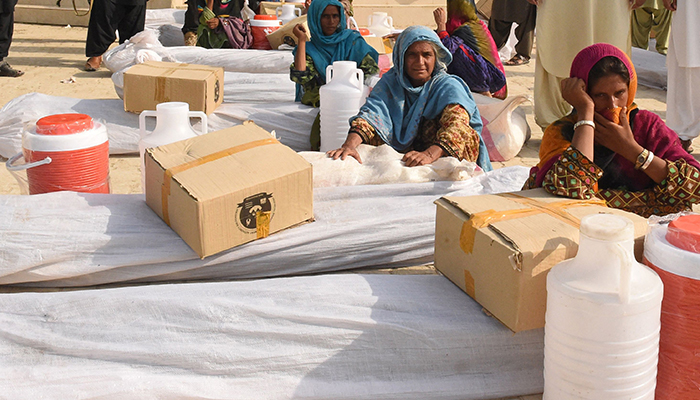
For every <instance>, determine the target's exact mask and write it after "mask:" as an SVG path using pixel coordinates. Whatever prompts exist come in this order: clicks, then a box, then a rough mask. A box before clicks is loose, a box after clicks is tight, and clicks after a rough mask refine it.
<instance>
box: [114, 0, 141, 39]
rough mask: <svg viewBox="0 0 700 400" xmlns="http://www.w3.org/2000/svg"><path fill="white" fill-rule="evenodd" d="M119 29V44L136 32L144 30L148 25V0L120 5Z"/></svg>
mask: <svg viewBox="0 0 700 400" xmlns="http://www.w3.org/2000/svg"><path fill="white" fill-rule="evenodd" d="M118 8H119V10H118V14H119V16H120V18H119V19H118V21H119V22H118V24H117V30H119V44H122V43H124V42H125V41H127V40H129V39H131V37H132V36H134V35H135V34H137V33H139V32H142V31H143V28H144V27H145V25H146V2H144V3H143V4H136V5H128V6H119V7H118Z"/></svg>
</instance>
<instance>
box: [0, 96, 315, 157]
mask: <svg viewBox="0 0 700 400" xmlns="http://www.w3.org/2000/svg"><path fill="white" fill-rule="evenodd" d="M62 113H83V114H87V115H89V116H91V117H92V118H93V119H95V120H98V121H103V122H104V123H105V124H106V126H107V134H108V135H109V152H110V154H128V153H138V142H139V138H140V136H139V122H138V121H139V116H138V115H137V114H133V113H128V112H126V111H124V104H123V102H122V101H121V100H83V99H76V98H72V97H58V96H49V95H45V94H40V93H29V94H25V95H22V96H20V97H17V98H15V99H13V100H11V101H10V102H8V103H7V104H6V105H5V106H4V107H3V108H2V109H1V110H0V156H3V157H5V158H10V157H12V156H14V155H15V154H17V153H19V152H20V151H22V131H23V130H24V127H25V126H26V125H27V124H30V123H34V122H36V120H38V119H39V118H41V117H44V116H47V115H52V114H62ZM316 114H318V108H314V107H309V106H305V105H303V104H301V103H295V102H293V101H289V102H283V103H268V104H260V103H224V104H222V105H220V106H219V107H218V108H217V109H216V111H215V112H214V113H213V114H212V115H210V116H209V124H208V127H209V131H210V132H211V131H215V130H219V129H225V128H230V127H232V126H234V125H239V124H242V123H243V122H244V121H246V120H252V121H254V122H255V123H256V124H258V125H259V126H261V127H262V128H263V129H266V130H268V131H273V130H274V131H275V133H276V134H277V138H278V139H279V140H280V141H281V142H282V143H284V144H285V145H287V146H289V147H291V148H292V149H294V150H295V151H304V150H309V149H310V147H311V145H310V144H309V132H311V124H313V121H314V118H316ZM148 120H149V121H148V124H147V127H146V128H147V130H153V128H154V127H155V122H154V121H152V120H153V118H149V119H148ZM193 121H194V120H193ZM197 124H199V122H197ZM195 128H196V130H197V131H199V128H198V125H195Z"/></svg>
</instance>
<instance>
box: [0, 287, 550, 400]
mask: <svg viewBox="0 0 700 400" xmlns="http://www.w3.org/2000/svg"><path fill="white" fill-rule="evenodd" d="M543 336H544V335H543V330H542V329H538V330H532V331H525V332H519V333H517V334H513V332H511V331H510V330H508V329H507V328H505V327H504V326H503V325H501V324H500V323H499V322H498V321H496V320H495V319H493V318H491V317H488V316H486V315H485V314H484V313H483V312H482V308H481V306H480V305H478V304H477V303H476V302H474V301H473V300H472V299H470V298H469V297H468V296H467V295H466V294H465V293H463V292H462V291H460V290H459V289H458V288H457V287H456V286H455V285H453V284H452V283H451V282H450V281H448V280H447V279H446V278H444V277H442V276H437V275H431V276H426V275H423V276H416V275H413V276H405V275H404V276H402V275H377V274H375V275H357V274H336V275H325V276H309V277H291V278H276V279H265V280H254V281H246V282H219V283H191V284H177V285H149V286H139V287H125V288H112V289H100V290H79V291H65V292H57V293H4V294H0V387H2V388H3V390H2V397H5V398H8V399H42V398H52V399H68V398H81V399H86V398H90V399H98V398H99V399H174V398H178V399H184V398H192V399H195V398H197V399H205V398H206V399H213V398H216V399H236V400H247V399H250V400H253V399H254V400H276V399H285V400H286V399H355V400H358V399H368V400H369V399H372V400H374V399H397V400H398V399H401V400H406V399H421V400H422V399H461V400H465V399H493V398H503V397H508V398H510V397H514V396H517V395H525V394H531V393H541V392H542V388H543V377H542V368H543Z"/></svg>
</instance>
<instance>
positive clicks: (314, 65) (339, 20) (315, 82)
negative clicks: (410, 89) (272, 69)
mask: <svg viewBox="0 0 700 400" xmlns="http://www.w3.org/2000/svg"><path fill="white" fill-rule="evenodd" d="M307 23H308V25H309V30H310V31H311V32H310V33H311V41H310V42H309V43H307V42H306V39H307V36H306V29H305V28H304V25H302V24H298V25H297V26H295V27H294V29H293V30H292V32H293V33H294V35H295V36H296V37H297V42H298V43H299V44H298V45H297V48H296V49H295V50H294V63H293V64H292V65H291V66H290V71H289V77H290V79H291V80H292V81H293V82H295V83H296V84H297V99H296V100H297V101H301V103H302V104H306V105H309V106H312V107H318V106H319V105H320V96H319V89H320V88H321V86H322V85H324V84H325V83H326V67H328V66H329V65H331V64H333V62H334V61H355V62H356V63H357V66H358V68H360V69H361V70H362V72H364V75H365V79H369V77H370V76H371V75H375V74H377V73H378V72H379V67H378V66H377V60H378V59H379V54H378V53H377V51H376V50H374V48H372V46H370V45H368V44H367V42H365V40H364V39H363V38H362V35H360V32H358V31H355V30H351V29H347V28H346V26H347V22H346V19H345V12H344V10H343V5H342V4H341V3H340V1H338V0H313V1H312V2H311V5H310V6H309V11H308V17H307ZM320 133H321V124H320V118H319V116H316V120H315V121H314V123H313V126H312V127H311V149H312V150H318V149H319V148H320V143H321V135H320Z"/></svg>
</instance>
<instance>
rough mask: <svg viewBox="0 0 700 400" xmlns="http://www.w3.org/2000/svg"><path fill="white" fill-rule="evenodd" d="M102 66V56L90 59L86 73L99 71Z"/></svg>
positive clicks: (86, 66) (86, 65)
mask: <svg viewBox="0 0 700 400" xmlns="http://www.w3.org/2000/svg"><path fill="white" fill-rule="evenodd" d="M100 65H102V56H97V57H90V58H88V60H87V62H86V63H85V71H97V70H98V69H99V68H100Z"/></svg>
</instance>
